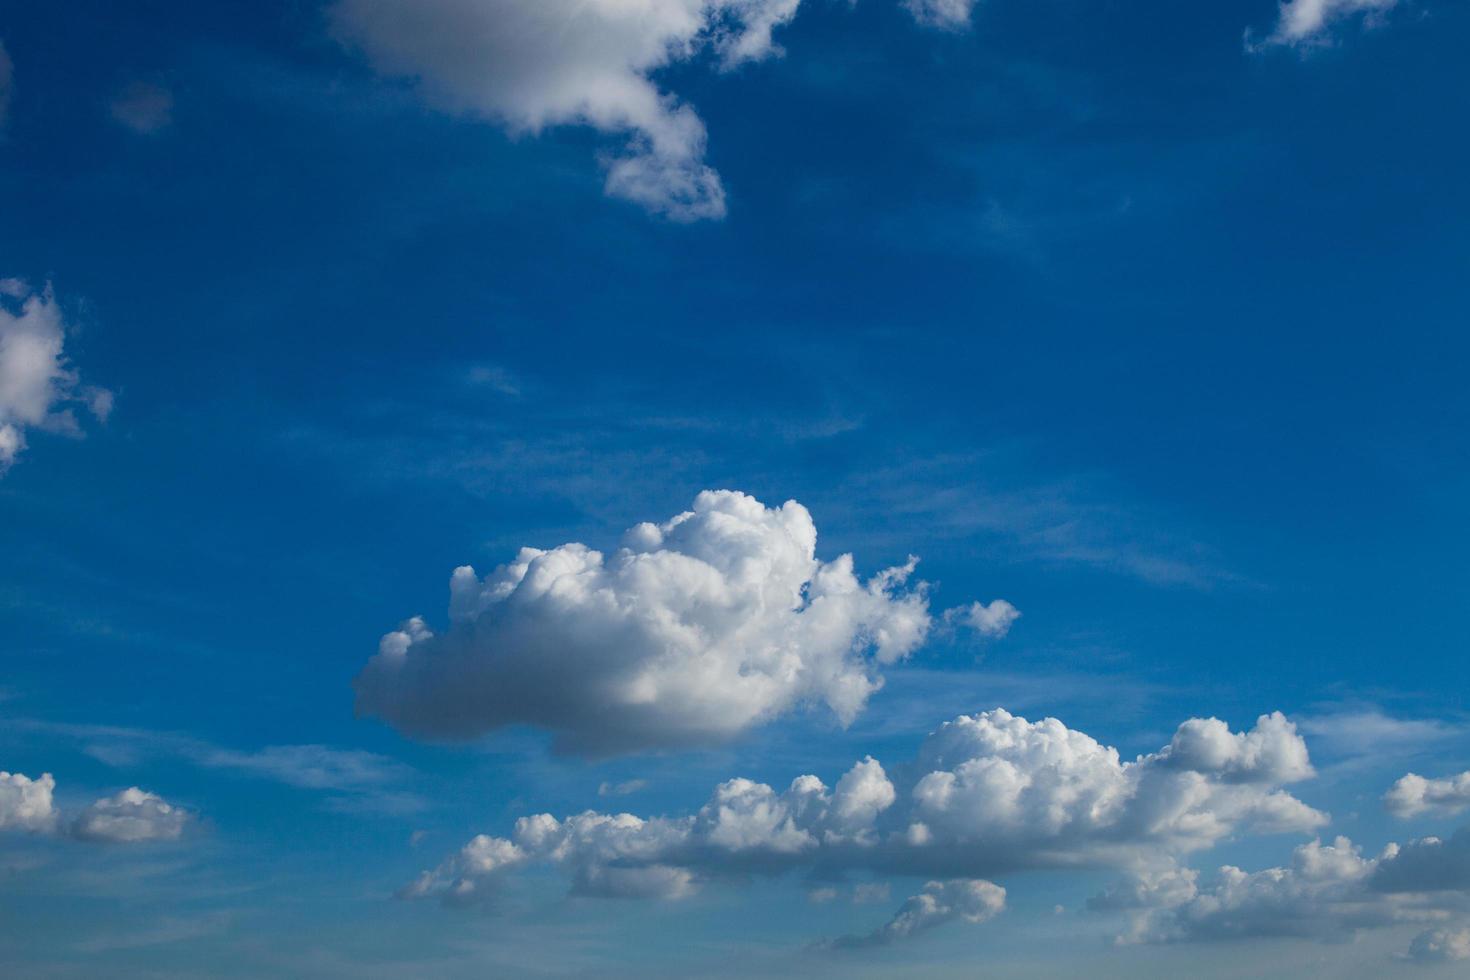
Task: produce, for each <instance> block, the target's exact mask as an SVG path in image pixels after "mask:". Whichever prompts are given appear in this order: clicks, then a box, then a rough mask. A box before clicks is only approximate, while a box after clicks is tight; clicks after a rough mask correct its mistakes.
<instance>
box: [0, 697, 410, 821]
mask: <svg viewBox="0 0 1470 980" xmlns="http://www.w3.org/2000/svg"><path fill="white" fill-rule="evenodd" d="M5 725H7V726H9V727H13V728H21V729H26V730H31V731H40V732H45V733H47V734H50V735H59V736H61V737H63V738H69V739H72V740H74V741H76V742H78V743H80V748H81V750H82V751H83V752H85V753H86V754H88V755H90V756H91V757H92V758H94V759H96V760H98V761H99V762H101V763H103V764H105V765H108V766H112V767H113V768H117V769H126V768H130V767H133V766H136V765H139V764H140V763H142V762H143V761H144V760H146V759H148V758H152V757H157V756H165V757H169V758H175V759H180V760H183V761H184V762H187V763H190V764H191V765H195V766H198V767H199V768H201V769H213V770H223V771H230V772H236V773H241V774H243V775H248V776H255V777H258V778H261V779H268V780H270V781H272V782H276V783H281V784H283V785H286V786H294V787H297V788H299V789H308V790H320V791H325V792H329V793H333V794H336V796H335V797H334V799H333V801H332V803H331V805H332V806H333V808H334V809H337V810H340V811H346V812H383V813H410V812H415V811H417V810H421V809H423V801H422V800H420V799H419V798H418V797H416V796H413V795H411V794H407V793H402V792H397V791H394V790H392V789H391V787H392V786H393V785H394V784H399V783H402V782H403V781H404V780H406V779H408V778H409V777H410V776H412V774H413V770H412V769H410V768H409V767H408V766H406V765H404V764H403V763H401V762H397V761H395V760H393V759H390V758H387V757H386V756H382V755H378V754H376V753H373V752H366V751H363V750H361V749H338V748H333V747H331V746H327V745H268V746H265V747H264V748H261V749H255V750H253V751H242V750H238V749H230V748H225V747H222V746H219V745H214V744H212V743H210V742H207V741H204V740H202V739H197V738H193V737H191V736H188V735H181V734H178V733H175V732H156V731H150V730H148V729H142V728H128V727H123V726H117V725H75V724H64V723H57V722H47V721H36V720H30V719H18V718H12V719H7V720H6V721H5Z"/></svg>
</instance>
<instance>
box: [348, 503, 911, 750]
mask: <svg viewBox="0 0 1470 980" xmlns="http://www.w3.org/2000/svg"><path fill="white" fill-rule="evenodd" d="M816 541H817V532H816V528H815V526H814V525H813V523H812V519H811V515H810V514H809V513H808V512H807V510H806V508H805V507H802V506H801V505H800V504H798V503H796V502H795V501H788V502H786V503H785V504H784V505H782V506H780V507H775V508H767V507H765V506H764V505H762V504H761V503H760V501H758V500H756V499H754V498H752V497H749V496H746V495H745V494H741V493H735V492H731V491H707V492H704V493H701V494H700V495H699V496H698V498H696V500H695V502H694V506H693V509H692V510H690V511H686V512H685V513H682V514H680V515H678V516H676V517H674V518H672V519H671V520H669V521H667V522H665V523H664V524H661V525H653V524H640V525H638V526H637V527H634V528H633V529H631V530H630V531H628V532H627V534H626V535H625V536H624V544H623V547H621V548H619V549H618V550H617V551H616V552H615V553H613V554H612V555H611V556H610V557H605V556H604V555H603V554H602V553H601V552H598V551H594V550H592V549H591V548H588V547H587V546H586V545H582V544H566V545H562V546H560V547H557V548H553V549H551V550H549V551H541V550H538V549H535V548H523V549H521V552H520V554H519V555H518V556H517V557H516V559H515V560H514V561H513V562H511V563H510V564H508V565H503V566H501V567H500V568H497V569H496V570H495V571H493V572H491V573H490V574H489V575H487V576H485V577H484V578H483V579H482V578H480V577H479V576H478V575H477V574H476V573H475V571H474V569H472V568H469V567H467V566H466V567H461V568H458V569H456V570H455V572H454V574H453V576H452V577H451V579H450V600H449V618H450V626H449V629H448V631H447V632H445V633H443V634H440V635H436V634H435V633H433V632H432V631H431V630H430V629H429V627H428V626H427V625H426V624H425V623H424V621H423V620H422V619H418V618H415V619H411V620H409V621H407V622H406V623H404V624H403V625H402V627H401V628H400V629H398V630H396V631H394V632H392V633H389V634H387V635H386V636H384V637H383V640H382V642H381V644H380V645H379V652H378V655H377V656H376V657H374V658H373V659H372V660H371V661H369V663H368V665H367V666H366V668H364V670H363V671H362V673H361V674H360V675H359V676H358V678H357V680H356V682H355V686H356V690H357V707H358V710H359V712H361V713H363V714H368V715H375V716H377V717H380V718H383V719H384V720H386V721H388V722H390V723H392V724H393V725H395V726H397V727H399V728H401V729H402V730H404V731H406V732H409V733H412V734H416V735H426V736H431V737H441V738H468V737H473V736H476V735H479V734H481V733H483V732H486V731H489V730H492V729H495V728H499V727H502V726H505V725H514V724H526V725H534V726H538V727H541V728H545V729H548V730H550V731H552V732H553V733H555V735H556V737H557V741H558V745H559V746H560V747H561V748H563V749H569V750H572V751H576V752H580V753H584V754H589V755H607V754H612V753H616V752H621V751H631V750H636V749H642V748H650V747H664V746H673V747H684V746H688V745H690V744H694V743H716V742H720V741H724V740H728V739H730V738H732V737H733V736H735V735H738V734H739V733H741V732H742V731H745V730H746V729H748V728H750V727H751V726H754V725H757V724H760V723H762V722H765V721H768V720H769V719H771V718H773V717H775V716H777V715H780V714H782V713H784V712H787V711H790V710H791V709H793V708H794V707H796V706H797V705H799V704H803V703H813V702H820V703H824V704H826V705H827V706H828V707H829V708H830V709H831V710H832V712H833V713H834V714H835V715H836V716H837V718H838V720H840V721H841V722H842V723H844V724H846V723H849V722H851V721H852V719H853V718H854V717H855V716H856V715H857V714H858V713H859V712H860V711H861V710H862V709H863V707H864V705H865V704H866V702H867V700H868V697H869V696H870V695H871V694H872V693H873V692H874V691H876V690H878V688H879V687H880V686H881V684H882V681H881V678H880V677H879V676H878V668H879V667H880V666H882V665H886V664H892V663H894V662H896V661H898V660H901V659H903V658H904V657H907V656H908V655H909V654H910V653H912V652H913V651H914V650H915V649H916V648H917V647H918V646H919V645H920V644H921V643H922V642H923V640H924V638H925V636H926V635H927V633H928V631H929V627H930V616H929V612H928V603H927V600H926V597H925V592H924V587H923V585H922V584H920V585H918V586H915V587H913V588H911V589H906V588H905V583H906V581H907V579H908V578H909V576H910V574H911V572H912V571H913V567H914V560H913V559H911V560H910V561H909V563H908V564H907V565H905V566H902V567H898V568H890V569H887V570H886V571H883V572H880V573H878V574H877V575H875V576H873V577H872V578H871V579H869V580H867V581H866V582H864V581H862V580H861V579H859V578H858V576H857V575H856V574H855V573H854V571H853V560H852V557H851V556H850V555H842V556H840V557H838V558H836V559H835V560H833V561H830V562H822V561H818V560H817V558H816V557H815V554H816V551H815V549H816Z"/></svg>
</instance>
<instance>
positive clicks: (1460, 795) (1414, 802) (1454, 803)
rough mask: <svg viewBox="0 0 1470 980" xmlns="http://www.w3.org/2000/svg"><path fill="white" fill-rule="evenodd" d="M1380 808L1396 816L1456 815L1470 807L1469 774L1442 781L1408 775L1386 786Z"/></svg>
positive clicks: (1450, 777)
mask: <svg viewBox="0 0 1470 980" xmlns="http://www.w3.org/2000/svg"><path fill="white" fill-rule="evenodd" d="M1383 805H1384V806H1386V807H1387V808H1388V812H1389V813H1392V814H1393V815H1394V816H1396V817H1414V816H1418V815H1419V814H1421V813H1440V814H1454V813H1459V812H1461V811H1462V810H1464V809H1465V808H1466V807H1470V772H1462V773H1460V774H1459V775H1456V776H1449V777H1447V778H1444V779H1425V778H1424V777H1423V776H1419V775H1416V774H1414V773H1412V772H1411V773H1409V774H1408V775H1406V776H1404V777H1403V778H1401V779H1400V780H1399V781H1398V782H1396V783H1394V784H1393V786H1391V787H1389V790H1388V792H1387V793H1385V794H1384V795H1383Z"/></svg>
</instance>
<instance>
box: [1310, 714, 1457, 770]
mask: <svg viewBox="0 0 1470 980" xmlns="http://www.w3.org/2000/svg"><path fill="white" fill-rule="evenodd" d="M1297 724H1298V725H1299V726H1300V728H1301V730H1302V731H1303V732H1304V733H1305V734H1306V735H1307V737H1308V738H1310V739H1311V740H1312V745H1313V747H1314V748H1315V749H1319V750H1321V751H1324V752H1326V753H1327V754H1329V755H1333V756H1340V757H1369V758H1376V759H1381V758H1383V757H1384V756H1387V755H1391V754H1402V753H1406V752H1416V751H1420V750H1422V749H1425V748H1429V747H1431V746H1434V745H1437V744H1440V743H1442V742H1445V741H1448V740H1450V739H1453V738H1459V737H1464V736H1465V735H1467V734H1470V733H1467V731H1466V729H1465V726H1464V725H1463V724H1453V723H1450V722H1446V721H1441V720H1438V719H1434V718H1395V717H1393V716H1391V715H1388V714H1385V713H1384V712H1383V710H1382V709H1380V708H1378V707H1376V706H1374V705H1343V706H1337V707H1334V708H1332V709H1330V710H1325V711H1322V712H1321V713H1317V714H1309V715H1303V716H1300V717H1298V718H1297Z"/></svg>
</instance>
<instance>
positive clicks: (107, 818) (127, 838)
mask: <svg viewBox="0 0 1470 980" xmlns="http://www.w3.org/2000/svg"><path fill="white" fill-rule="evenodd" d="M55 791H56V780H55V779H54V778H52V776H51V774H50V773H44V774H42V775H41V776H40V777H39V778H37V779H31V778H30V777H28V776H24V775H22V774H21V773H18V772H17V773H11V772H0V831H28V832H30V833H35V834H51V833H57V832H60V831H61V830H62V829H63V824H62V822H61V814H60V812H59V811H58V810H57V808H56V803H55V799H54V794H55ZM188 822H189V814H188V813H187V811H184V810H181V809H179V808H178V807H176V806H173V805H171V804H169V803H168V802H167V801H166V800H164V799H163V798H162V797H160V796H157V795H155V794H153V793H148V792H145V791H143V790H141V789H138V788H137V787H136V786H135V787H133V788H131V789H125V790H123V791H122V792H121V793H118V794H117V795H116V796H108V797H104V798H102V799H100V800H97V801H96V802H95V803H93V804H92V805H90V806H88V807H87V808H86V809H84V810H82V812H81V813H79V814H78V815H77V817H76V819H75V820H73V821H72V822H71V824H70V826H69V827H67V828H66V830H67V831H69V832H70V835H71V836H73V837H75V838H76V839H78V840H88V841H117V842H122V843H137V842H139V841H149V840H173V839H176V838H177V837H179V836H180V835H181V834H182V833H183V831H184V828H185V826H186V825H187V824H188Z"/></svg>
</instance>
